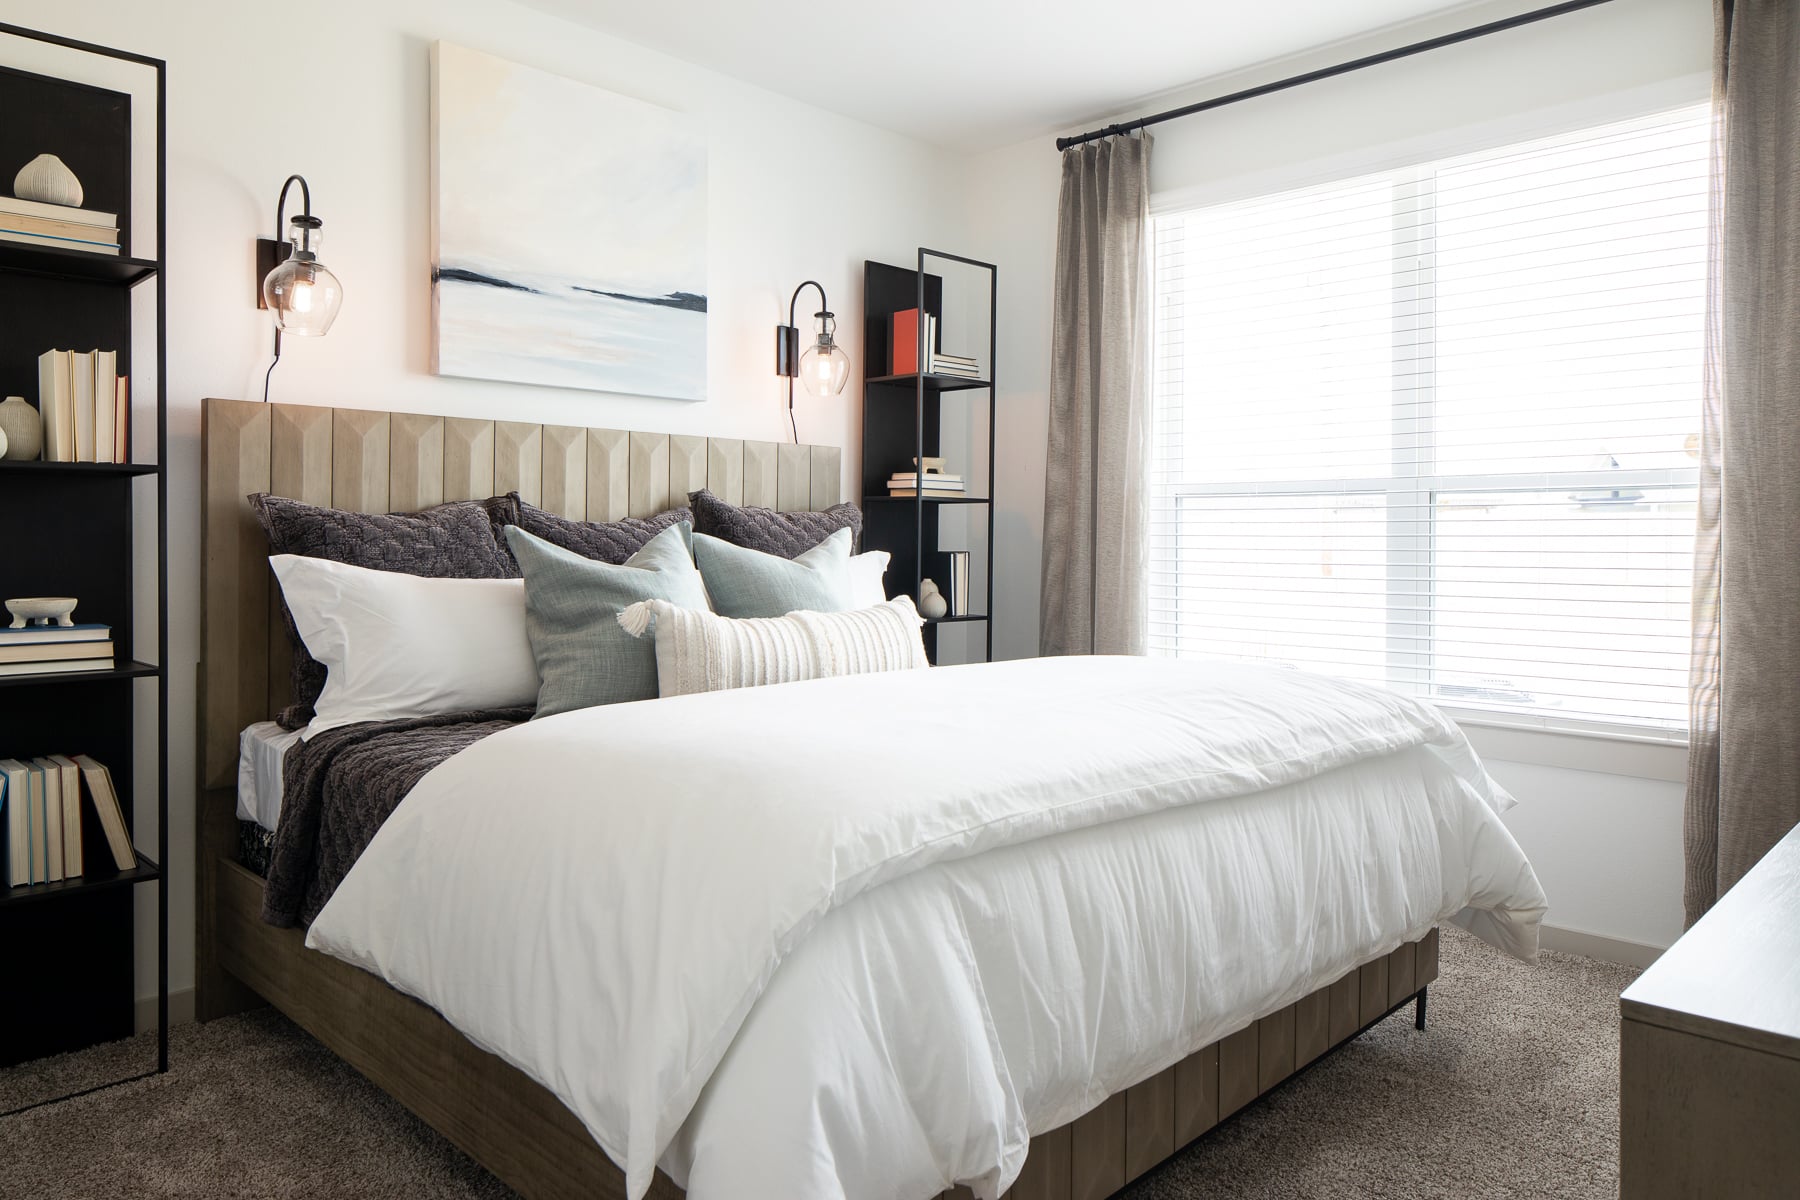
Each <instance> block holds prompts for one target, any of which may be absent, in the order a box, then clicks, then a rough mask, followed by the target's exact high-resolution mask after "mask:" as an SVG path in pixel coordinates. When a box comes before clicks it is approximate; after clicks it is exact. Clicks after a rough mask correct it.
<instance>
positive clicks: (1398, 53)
mask: <svg viewBox="0 0 1800 1200" xmlns="http://www.w3.org/2000/svg"><path fill="white" fill-rule="evenodd" d="M1608 3H1611V0H1566V3H1563V4H1552V5H1551V6H1550V7H1548V8H1540V9H1536V10H1534V11H1532V12H1528V13H1520V14H1519V15H1518V16H1516V17H1506V18H1504V19H1502V20H1499V21H1489V22H1488V23H1487V24H1486V25H1477V26H1475V27H1474V28H1473V29H1463V30H1458V31H1457V32H1456V33H1446V34H1444V35H1443V36H1442V37H1434V38H1428V39H1426V40H1425V41H1423V42H1414V43H1413V44H1412V45H1410V46H1401V47H1400V48H1399V49H1397V50H1383V51H1382V52H1381V53H1380V54H1371V55H1369V56H1368V57H1366V58H1357V59H1352V60H1351V61H1349V62H1344V63H1338V64H1337V65H1336V66H1333V67H1321V68H1319V69H1318V70H1317V71H1308V72H1306V73H1305V74H1304V75H1293V76H1290V77H1289V78H1287V79H1278V80H1276V81H1275V82H1274V83H1264V84H1258V85H1257V86H1256V87H1253V88H1245V89H1244V90H1243V91H1241V92H1233V93H1231V94H1230V95H1229V96H1217V97H1215V98H1213V99H1211V100H1202V101H1200V102H1198V103H1196V104H1184V105H1182V106H1181V107H1180V108H1171V109H1170V110H1169V111H1168V112H1159V113H1155V114H1153V115H1151V116H1148V117H1139V118H1138V119H1137V120H1135V121H1123V122H1120V123H1119V124H1117V125H1108V126H1107V127H1106V128H1104V129H1090V130H1089V131H1088V132H1086V133H1078V134H1076V135H1075V136H1073V137H1059V138H1057V139H1056V148H1057V149H1058V150H1067V149H1068V148H1069V147H1070V146H1079V145H1081V144H1082V143H1083V142H1092V141H1098V140H1099V139H1100V138H1106V137H1115V136H1117V135H1119V134H1122V133H1134V132H1136V131H1137V130H1139V129H1143V128H1145V127H1146V126H1150V125H1160V124H1162V123H1163V122H1164V121H1173V120H1174V119H1175V118H1176V117H1188V116H1192V115H1193V114H1195V113H1197V112H1205V111H1207V110H1208V109H1212V108H1224V107H1225V106H1226V105H1227V104H1236V103H1237V102H1238V101H1240V100H1254V99H1256V97H1258V96H1267V95H1269V94H1270V93H1272V92H1285V91H1286V90H1287V89H1289V88H1295V87H1299V86H1300V85H1301V84H1305V83H1317V82H1318V81H1319V80H1321V79H1331V78H1333V77H1335V76H1338V75H1348V74H1349V73H1350V72H1352V71H1360V70H1362V69H1363V68H1364V67H1378V66H1380V65H1381V64H1382V63H1389V62H1393V61H1394V60H1395V59H1400V58H1411V57H1412V56H1413V55H1415V54H1423V53H1425V52H1426V51H1427V50H1437V49H1439V48H1441V47H1443V46H1454V45H1456V44H1458V43H1459V42H1472V41H1474V40H1475V39H1476V38H1483V37H1486V36H1487V35H1488V34H1490V33H1504V32H1505V31H1506V30H1508V29H1517V28H1518V27H1519V26H1521V25H1531V24H1533V23H1535V22H1538V21H1547V20H1549V19H1550V18H1551V17H1560V16H1562V15H1563V14H1564V13H1572V12H1579V11H1581V10H1582V9H1584V8H1594V7H1596V6H1598V5H1601V4H1608Z"/></svg>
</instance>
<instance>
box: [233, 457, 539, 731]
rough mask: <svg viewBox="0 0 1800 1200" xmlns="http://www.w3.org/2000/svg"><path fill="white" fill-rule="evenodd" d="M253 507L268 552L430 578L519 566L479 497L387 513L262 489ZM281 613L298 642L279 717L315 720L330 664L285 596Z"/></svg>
mask: <svg viewBox="0 0 1800 1200" xmlns="http://www.w3.org/2000/svg"><path fill="white" fill-rule="evenodd" d="M250 508H251V510H252V511H253V512H255V513H256V519H257V520H258V521H260V522H262V527H263V529H264V531H265V532H267V533H268V535H269V552H270V553H271V554H302V555H305V556H307V557H309V558H324V559H329V560H331V561H332V562H341V563H346V564H348V565H350V566H353V567H367V568H369V569H370V570H374V571H403V572H405V573H406V574H408V575H420V576H424V577H426V578H428V579H507V578H514V577H516V576H517V575H518V573H519V572H518V569H517V568H516V567H515V566H514V565H513V561H512V558H511V556H510V555H508V554H507V553H506V551H505V550H503V549H502V548H501V546H500V543H499V542H498V541H496V540H495V537H494V527H493V524H492V522H491V521H489V519H488V510H487V508H486V506H485V505H484V504H482V503H481V502H480V501H476V500H459V501H455V502H453V503H450V504H440V505H438V506H437V507H436V508H428V509H426V510H425V511H424V512H417V513H388V514H386V515H382V514H379V513H356V512H345V511H344V510H342V509H337V508H320V507H318V506H317V505H313V504H303V503H301V502H300V501H298V500H289V499H287V498H286V497H284V496H271V495H269V494H268V493H267V492H258V493H256V494H255V495H253V496H251V497H250ZM281 619H282V623H283V624H284V625H285V626H286V627H287V633H288V640H289V641H290V642H292V643H293V646H294V702H293V703H292V704H290V705H289V706H288V707H286V708H284V709H282V710H281V713H280V715H279V716H277V717H276V721H277V722H278V723H279V724H280V725H281V726H282V727H283V728H285V729H299V728H301V727H302V726H304V725H305V724H306V723H307V722H308V721H310V720H312V717H313V704H314V703H316V702H317V701H318V699H319V693H320V692H321V691H323V690H324V688H325V668H324V667H323V666H321V665H320V664H319V662H318V661H317V660H316V659H314V658H313V656H312V655H311V654H308V653H307V651H306V643H305V642H303V641H302V640H301V639H300V631H299V630H298V629H296V628H295V627H294V618H293V614H291V613H289V612H288V608H287V604H286V602H285V601H284V602H283V603H282V606H281Z"/></svg>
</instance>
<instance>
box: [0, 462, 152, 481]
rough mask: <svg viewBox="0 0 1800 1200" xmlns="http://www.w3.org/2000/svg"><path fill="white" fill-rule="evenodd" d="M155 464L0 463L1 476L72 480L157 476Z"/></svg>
mask: <svg viewBox="0 0 1800 1200" xmlns="http://www.w3.org/2000/svg"><path fill="white" fill-rule="evenodd" d="M161 469H162V468H161V467H159V466H157V464H155V463H70V462H6V461H0V475H13V474H18V475H66V476H68V477H69V478H71V479H81V478H83V477H87V478H90V479H114V478H117V477H119V476H121V475H125V476H137V475H155V474H156V473H157V472H158V471H160V470H161Z"/></svg>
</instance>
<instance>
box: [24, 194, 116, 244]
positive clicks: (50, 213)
mask: <svg viewBox="0 0 1800 1200" xmlns="http://www.w3.org/2000/svg"><path fill="white" fill-rule="evenodd" d="M0 242H24V243H25V244H26V245H29V246H54V247H56V248H57V249H59V250H82V251H85V252H87V253H89V254H117V253H118V252H119V218H118V216H117V214H114V213H103V212H95V211H94V210H93V209H90V208H70V207H68V206H67V205H63V204H42V203H40V202H38V201H36V200H15V199H14V198H13V197H11V196H0Z"/></svg>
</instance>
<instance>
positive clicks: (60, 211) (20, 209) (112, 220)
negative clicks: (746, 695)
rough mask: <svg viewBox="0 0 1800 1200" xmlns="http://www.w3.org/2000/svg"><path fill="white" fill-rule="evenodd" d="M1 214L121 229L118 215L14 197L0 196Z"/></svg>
mask: <svg viewBox="0 0 1800 1200" xmlns="http://www.w3.org/2000/svg"><path fill="white" fill-rule="evenodd" d="M0 213H13V214H17V215H19V216H26V217H38V218H40V219H44V220H50V221H66V222H68V223H69V224H71V225H95V226H99V227H101V228H104V229H109V230H116V229H118V227H119V214H118V213H109V212H101V211H100V210H98V209H94V208H70V207H69V206H68V205H66V204H46V203H44V202H43V201H41V200H20V199H18V198H17V197H14V196H0Z"/></svg>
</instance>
